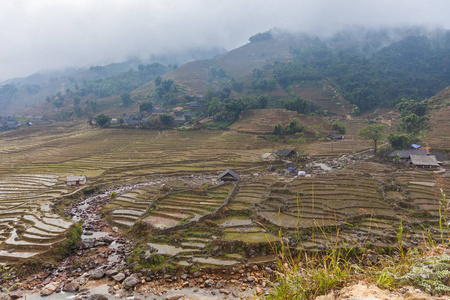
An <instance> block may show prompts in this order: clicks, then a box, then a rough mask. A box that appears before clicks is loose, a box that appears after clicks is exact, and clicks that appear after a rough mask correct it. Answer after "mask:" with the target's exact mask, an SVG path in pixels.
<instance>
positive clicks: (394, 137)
mask: <svg viewBox="0 0 450 300" xmlns="http://www.w3.org/2000/svg"><path fill="white" fill-rule="evenodd" d="M388 141H389V143H391V147H392V148H393V149H398V150H401V149H405V148H406V147H408V145H409V144H411V138H410V136H409V135H408V134H404V133H402V134H393V133H391V134H390V135H389V136H388Z"/></svg>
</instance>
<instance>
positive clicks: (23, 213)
mask: <svg viewBox="0 0 450 300" xmlns="http://www.w3.org/2000/svg"><path fill="white" fill-rule="evenodd" d="M58 183H59V181H58V176H54V175H42V174H34V175H22V174H18V175H11V176H3V177H0V263H5V262H11V261H16V260H20V259H23V258H29V257H32V256H35V255H37V254H40V253H42V252H45V251H47V250H48V249H49V247H50V246H52V245H55V244H57V243H59V242H61V241H62V240H64V238H65V233H66V231H67V229H68V228H69V227H70V226H71V225H72V222H69V221H65V220H63V219H61V218H60V217H59V216H57V215H55V214H53V213H51V212H50V211H49V203H50V202H49V200H51V199H53V197H55V196H61V195H62V194H63V193H66V192H67V191H66V190H65V187H63V186H61V185H59V184H58Z"/></svg>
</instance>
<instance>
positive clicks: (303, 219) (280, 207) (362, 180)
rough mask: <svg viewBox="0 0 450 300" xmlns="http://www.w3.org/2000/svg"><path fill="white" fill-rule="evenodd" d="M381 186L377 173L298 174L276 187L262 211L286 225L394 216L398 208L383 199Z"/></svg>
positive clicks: (325, 224)
mask: <svg viewBox="0 0 450 300" xmlns="http://www.w3.org/2000/svg"><path fill="white" fill-rule="evenodd" d="M379 186H380V182H379V181H378V180H377V179H376V178H374V177H373V176H370V175H369V176H367V175H363V174H361V173H359V174H358V173H356V172H353V173H352V174H351V173H348V172H340V171H337V172H334V173H332V174H328V175H320V176H317V177H311V178H301V177H298V178H296V179H295V180H293V181H292V182H291V183H287V184H285V185H284V186H282V187H274V188H273V189H272V190H271V193H270V195H269V197H268V198H267V200H266V201H264V202H262V203H261V205H260V206H261V208H263V209H261V210H260V211H259V212H258V214H259V215H260V216H261V217H262V218H263V219H265V220H267V221H268V222H270V223H272V224H274V225H279V224H281V226H283V227H286V228H311V227H316V226H321V227H328V226H338V225H341V224H343V223H345V222H348V221H349V220H352V219H354V218H358V217H361V216H363V215H366V216H371V217H374V218H377V219H378V218H380V219H384V218H386V217H394V216H395V210H394V209H393V207H391V206H390V205H389V204H388V203H386V201H384V199H382V194H381V193H380V191H379Z"/></svg>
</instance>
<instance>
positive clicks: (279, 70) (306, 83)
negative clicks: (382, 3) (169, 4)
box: [0, 28, 450, 119]
mask: <svg viewBox="0 0 450 300" xmlns="http://www.w3.org/2000/svg"><path fill="white" fill-rule="evenodd" d="M120 68H122V69H123V68H124V65H121V64H115V65H110V66H108V67H100V66H96V67H91V68H90V70H89V72H88V73H86V72H84V73H83V74H84V75H83V76H84V77H83V76H81V74H78V75H76V76H75V75H74V76H73V77H67V76H66V77H61V78H53V79H52V80H53V81H54V82H55V83H57V84H54V85H53V89H45V91H43V88H42V85H40V84H39V83H34V84H33V83H32V82H30V81H28V82H29V83H27V84H22V85H21V86H20V87H17V86H16V85H15V84H14V83H13V82H8V83H6V84H4V85H3V86H2V87H1V88H0V106H1V107H3V110H4V111H7V109H8V108H10V107H17V105H16V104H17V103H20V101H21V100H22V104H23V101H25V100H26V99H31V98H33V99H36V98H39V97H40V99H41V101H45V100H46V104H44V105H43V106H40V107H39V108H37V109H35V108H32V109H28V111H27V113H28V114H39V115H51V116H52V118H63V119H67V118H88V117H91V118H92V117H94V116H95V115H96V114H98V113H101V112H104V113H114V114H120V112H121V111H122V113H125V112H127V113H130V112H133V111H138V110H139V107H140V105H141V104H143V103H151V104H152V106H153V107H164V108H170V107H176V106H180V105H181V106H183V105H186V103H189V102H192V101H194V100H195V101H198V102H199V103H200V104H201V105H202V107H203V108H204V116H209V115H217V114H221V113H223V112H224V113H225V115H229V116H230V115H231V116H233V118H234V117H235V116H236V115H238V114H239V112H241V111H243V110H247V109H252V108H265V107H268V108H286V109H289V110H293V111H297V112H298V113H306V114H311V113H316V114H317V113H318V114H339V115H345V114H349V113H351V114H353V115H358V114H359V113H361V112H365V111H369V110H373V109H376V108H379V107H394V106H395V105H396V104H397V103H398V102H399V101H400V100H401V99H404V98H406V99H412V100H414V101H420V100H424V99H426V98H429V97H432V96H433V95H435V94H436V93H437V92H439V91H440V90H442V89H443V88H445V87H447V86H449V85H450V33H449V32H447V31H444V30H435V31H427V30H425V29H423V28H409V29H389V30H388V29H385V30H376V31H373V30H372V31H368V30H365V31H364V30H353V31H344V32H340V33H338V34H336V35H334V36H332V37H329V38H322V39H321V38H319V37H315V36H310V35H308V34H305V33H302V34H293V33H286V32H282V31H281V30H278V29H274V30H271V31H268V32H264V33H258V34H256V35H254V36H252V37H250V38H249V43H248V44H246V45H244V46H242V47H240V48H237V49H235V50H232V51H230V52H228V53H225V54H223V55H220V56H218V57H216V58H213V59H208V60H197V61H193V62H190V63H187V64H184V65H181V66H178V67H177V66H174V65H167V66H165V65H162V64H157V63H153V64H147V65H146V64H137V65H136V66H135V69H133V68H131V69H129V70H127V71H126V72H122V73H119V74H115V73H116V72H117V71H118V70H120ZM88 74H90V75H88ZM110 74H113V75H110ZM155 79H157V81H155ZM44 93H46V94H44ZM32 96H33V97H32ZM197 96H199V97H197ZM25 103H28V104H27V106H32V105H33V104H35V102H33V101H31V100H30V101H29V102H27V101H25ZM3 115H4V114H3Z"/></svg>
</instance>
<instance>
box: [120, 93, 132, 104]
mask: <svg viewBox="0 0 450 300" xmlns="http://www.w3.org/2000/svg"><path fill="white" fill-rule="evenodd" d="M120 100H121V101H122V104H123V107H128V106H130V105H131V103H133V100H131V95H130V93H129V92H122V93H121V94H120Z"/></svg>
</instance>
